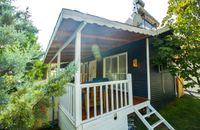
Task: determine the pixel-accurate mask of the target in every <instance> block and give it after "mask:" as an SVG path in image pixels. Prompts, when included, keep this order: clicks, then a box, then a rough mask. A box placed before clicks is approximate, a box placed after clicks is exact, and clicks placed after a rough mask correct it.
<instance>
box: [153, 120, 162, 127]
mask: <svg viewBox="0 0 200 130" xmlns="http://www.w3.org/2000/svg"><path fill="white" fill-rule="evenodd" d="M163 122H164V120H159V121H157V122H156V123H154V124H153V125H152V128H155V127H157V126H159V125H160V124H161V123H163Z"/></svg>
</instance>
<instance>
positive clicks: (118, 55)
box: [103, 52, 128, 78]
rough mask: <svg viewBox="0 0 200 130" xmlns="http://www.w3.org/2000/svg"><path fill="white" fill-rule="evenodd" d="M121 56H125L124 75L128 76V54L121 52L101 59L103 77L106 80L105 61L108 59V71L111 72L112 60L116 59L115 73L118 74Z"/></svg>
mask: <svg viewBox="0 0 200 130" xmlns="http://www.w3.org/2000/svg"><path fill="white" fill-rule="evenodd" d="M122 55H125V57H126V58H125V59H126V66H125V67H126V68H125V69H126V72H125V73H126V74H128V53H127V52H122V53H118V54H115V55H110V56H107V57H104V58H103V77H104V78H106V60H107V59H110V62H111V63H110V69H111V70H112V60H111V59H112V58H117V73H118V74H119V57H120V56H122Z"/></svg>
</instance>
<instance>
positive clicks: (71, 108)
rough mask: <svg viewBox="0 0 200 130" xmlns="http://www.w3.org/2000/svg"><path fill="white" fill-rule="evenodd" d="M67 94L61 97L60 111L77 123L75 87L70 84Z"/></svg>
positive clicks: (67, 87)
mask: <svg viewBox="0 0 200 130" xmlns="http://www.w3.org/2000/svg"><path fill="white" fill-rule="evenodd" d="M65 89H66V92H65V94H64V95H63V96H62V97H60V105H59V107H60V109H61V110H62V111H63V112H64V113H65V114H66V115H67V116H68V117H69V118H70V120H72V121H73V122H75V85H74V84H72V83H68V84H67V85H66V88H65Z"/></svg>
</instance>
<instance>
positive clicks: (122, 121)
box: [82, 107, 133, 130]
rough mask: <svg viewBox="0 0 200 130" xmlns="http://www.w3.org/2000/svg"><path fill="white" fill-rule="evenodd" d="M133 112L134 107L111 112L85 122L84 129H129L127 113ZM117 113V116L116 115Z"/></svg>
mask: <svg viewBox="0 0 200 130" xmlns="http://www.w3.org/2000/svg"><path fill="white" fill-rule="evenodd" d="M131 112H133V108H132V107H130V108H126V109H123V110H121V111H119V112H116V113H113V114H109V115H106V116H103V117H101V118H98V119H97V120H93V121H91V122H89V123H85V124H83V126H82V129H83V130H128V117H127V115H128V114H130V113H131ZM116 115H117V118H116V119H114V117H115V116H116Z"/></svg>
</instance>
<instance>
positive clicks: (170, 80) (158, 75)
mask: <svg viewBox="0 0 200 130" xmlns="http://www.w3.org/2000/svg"><path fill="white" fill-rule="evenodd" d="M151 43H152V40H151ZM154 55H156V52H155V49H154V47H153V45H152V44H151V45H150V59H151V61H150V62H151V64H150V72H151V73H150V77H151V82H150V83H151V104H152V105H153V106H154V107H155V108H157V109H159V108H161V107H163V106H165V105H166V104H167V103H168V102H169V101H170V100H171V99H174V98H175V80H174V77H173V76H172V75H171V74H170V73H169V72H167V71H164V72H159V69H158V66H157V65H153V64H152V59H153V56H154Z"/></svg>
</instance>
